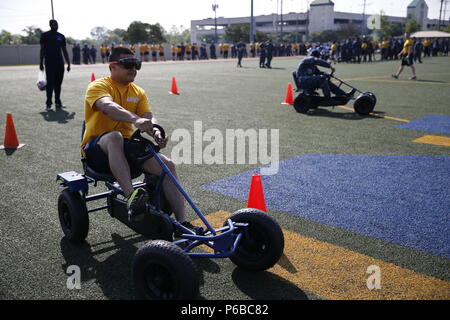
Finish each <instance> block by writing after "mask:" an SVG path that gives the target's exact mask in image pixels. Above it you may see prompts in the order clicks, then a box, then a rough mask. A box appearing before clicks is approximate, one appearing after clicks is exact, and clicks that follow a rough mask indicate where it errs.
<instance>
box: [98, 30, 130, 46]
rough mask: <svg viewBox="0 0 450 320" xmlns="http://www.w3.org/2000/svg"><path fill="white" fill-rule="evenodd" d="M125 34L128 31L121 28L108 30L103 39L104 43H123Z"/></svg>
mask: <svg viewBox="0 0 450 320" xmlns="http://www.w3.org/2000/svg"><path fill="white" fill-rule="evenodd" d="M125 32H126V30H124V29H119V28H116V29H114V30H108V31H106V34H105V36H104V37H103V43H122V42H123V41H124V39H123V37H124V35H125Z"/></svg>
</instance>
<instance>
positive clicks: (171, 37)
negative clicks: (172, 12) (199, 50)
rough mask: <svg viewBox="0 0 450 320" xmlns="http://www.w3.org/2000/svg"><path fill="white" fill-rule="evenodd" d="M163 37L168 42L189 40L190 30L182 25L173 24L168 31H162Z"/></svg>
mask: <svg viewBox="0 0 450 320" xmlns="http://www.w3.org/2000/svg"><path fill="white" fill-rule="evenodd" d="M164 38H165V39H166V41H167V42H168V43H181V42H190V41H191V32H190V31H189V29H184V28H183V26H182V25H181V26H180V27H177V26H176V25H173V26H172V28H170V30H169V32H164Z"/></svg>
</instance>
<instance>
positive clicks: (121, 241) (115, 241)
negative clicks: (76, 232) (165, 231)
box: [60, 233, 145, 300]
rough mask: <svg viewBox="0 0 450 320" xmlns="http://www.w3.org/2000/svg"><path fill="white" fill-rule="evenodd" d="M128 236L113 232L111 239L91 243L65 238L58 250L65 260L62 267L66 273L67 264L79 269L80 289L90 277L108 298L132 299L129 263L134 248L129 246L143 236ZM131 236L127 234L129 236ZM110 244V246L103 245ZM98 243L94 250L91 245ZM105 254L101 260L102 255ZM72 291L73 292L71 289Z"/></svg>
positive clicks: (141, 239) (142, 239)
mask: <svg viewBox="0 0 450 320" xmlns="http://www.w3.org/2000/svg"><path fill="white" fill-rule="evenodd" d="M133 236H134V237H133V238H131V239H127V238H128V237H122V236H120V235H118V234H115V233H113V234H112V235H111V241H108V242H103V243H98V244H95V245H91V244H89V243H87V242H83V243H80V244H73V243H71V242H70V241H69V240H67V239H66V238H65V237H64V238H63V239H62V240H61V243H60V246H61V253H62V255H63V257H64V260H65V261H66V263H65V264H63V265H62V266H61V267H62V270H63V272H64V273H66V271H67V268H68V267H69V266H70V265H77V266H79V267H80V271H81V288H83V285H85V284H86V282H88V281H91V280H94V281H95V283H96V284H97V285H98V286H99V288H100V289H101V290H102V292H103V294H104V295H105V297H106V298H108V299H114V300H115V299H120V300H130V299H134V298H135V294H134V288H133V280H132V278H131V262H132V260H133V257H134V254H135V253H136V251H137V248H136V247H135V246H134V245H133V244H134V243H138V242H141V241H144V240H145V238H144V237H142V236H138V235H133ZM129 237H131V236H129ZM108 243H111V244H112V245H111V246H108V247H104V245H105V244H108ZM97 246H101V247H102V248H101V249H98V250H96V249H95V247H97ZM110 252H112V254H110V255H107V257H106V259H102V258H101V256H102V255H106V254H108V253H110ZM75 293H76V292H75Z"/></svg>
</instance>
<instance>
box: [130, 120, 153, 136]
mask: <svg viewBox="0 0 450 320" xmlns="http://www.w3.org/2000/svg"><path fill="white" fill-rule="evenodd" d="M134 126H135V127H136V128H138V129H139V130H141V132H146V133H148V134H149V135H151V136H153V123H152V120H150V119H147V118H138V119H137V120H136V121H135V122H134Z"/></svg>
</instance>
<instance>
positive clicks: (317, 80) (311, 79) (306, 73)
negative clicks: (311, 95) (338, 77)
mask: <svg viewBox="0 0 450 320" xmlns="http://www.w3.org/2000/svg"><path fill="white" fill-rule="evenodd" d="M317 66H321V67H325V68H329V69H331V70H332V72H334V68H333V66H332V65H331V64H329V63H328V62H326V61H325V60H322V59H320V52H319V50H316V49H315V50H313V51H312V52H311V56H310V57H306V58H305V59H303V60H302V61H301V62H300V63H299V65H298V67H297V71H295V72H294V74H293V76H294V80H295V84H296V85H297V89H300V88H301V89H306V90H312V91H314V90H316V89H319V88H321V89H322V91H323V94H324V96H325V97H326V98H330V97H331V94H330V92H332V93H334V94H335V95H337V96H346V95H347V96H351V95H353V94H354V93H355V91H354V90H356V89H354V90H352V91H351V92H349V93H345V92H344V90H342V89H340V88H339V87H338V86H337V85H335V84H334V83H333V82H331V81H330V79H329V78H328V76H327V75H325V74H324V73H323V72H321V71H320V70H319V68H317Z"/></svg>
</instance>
